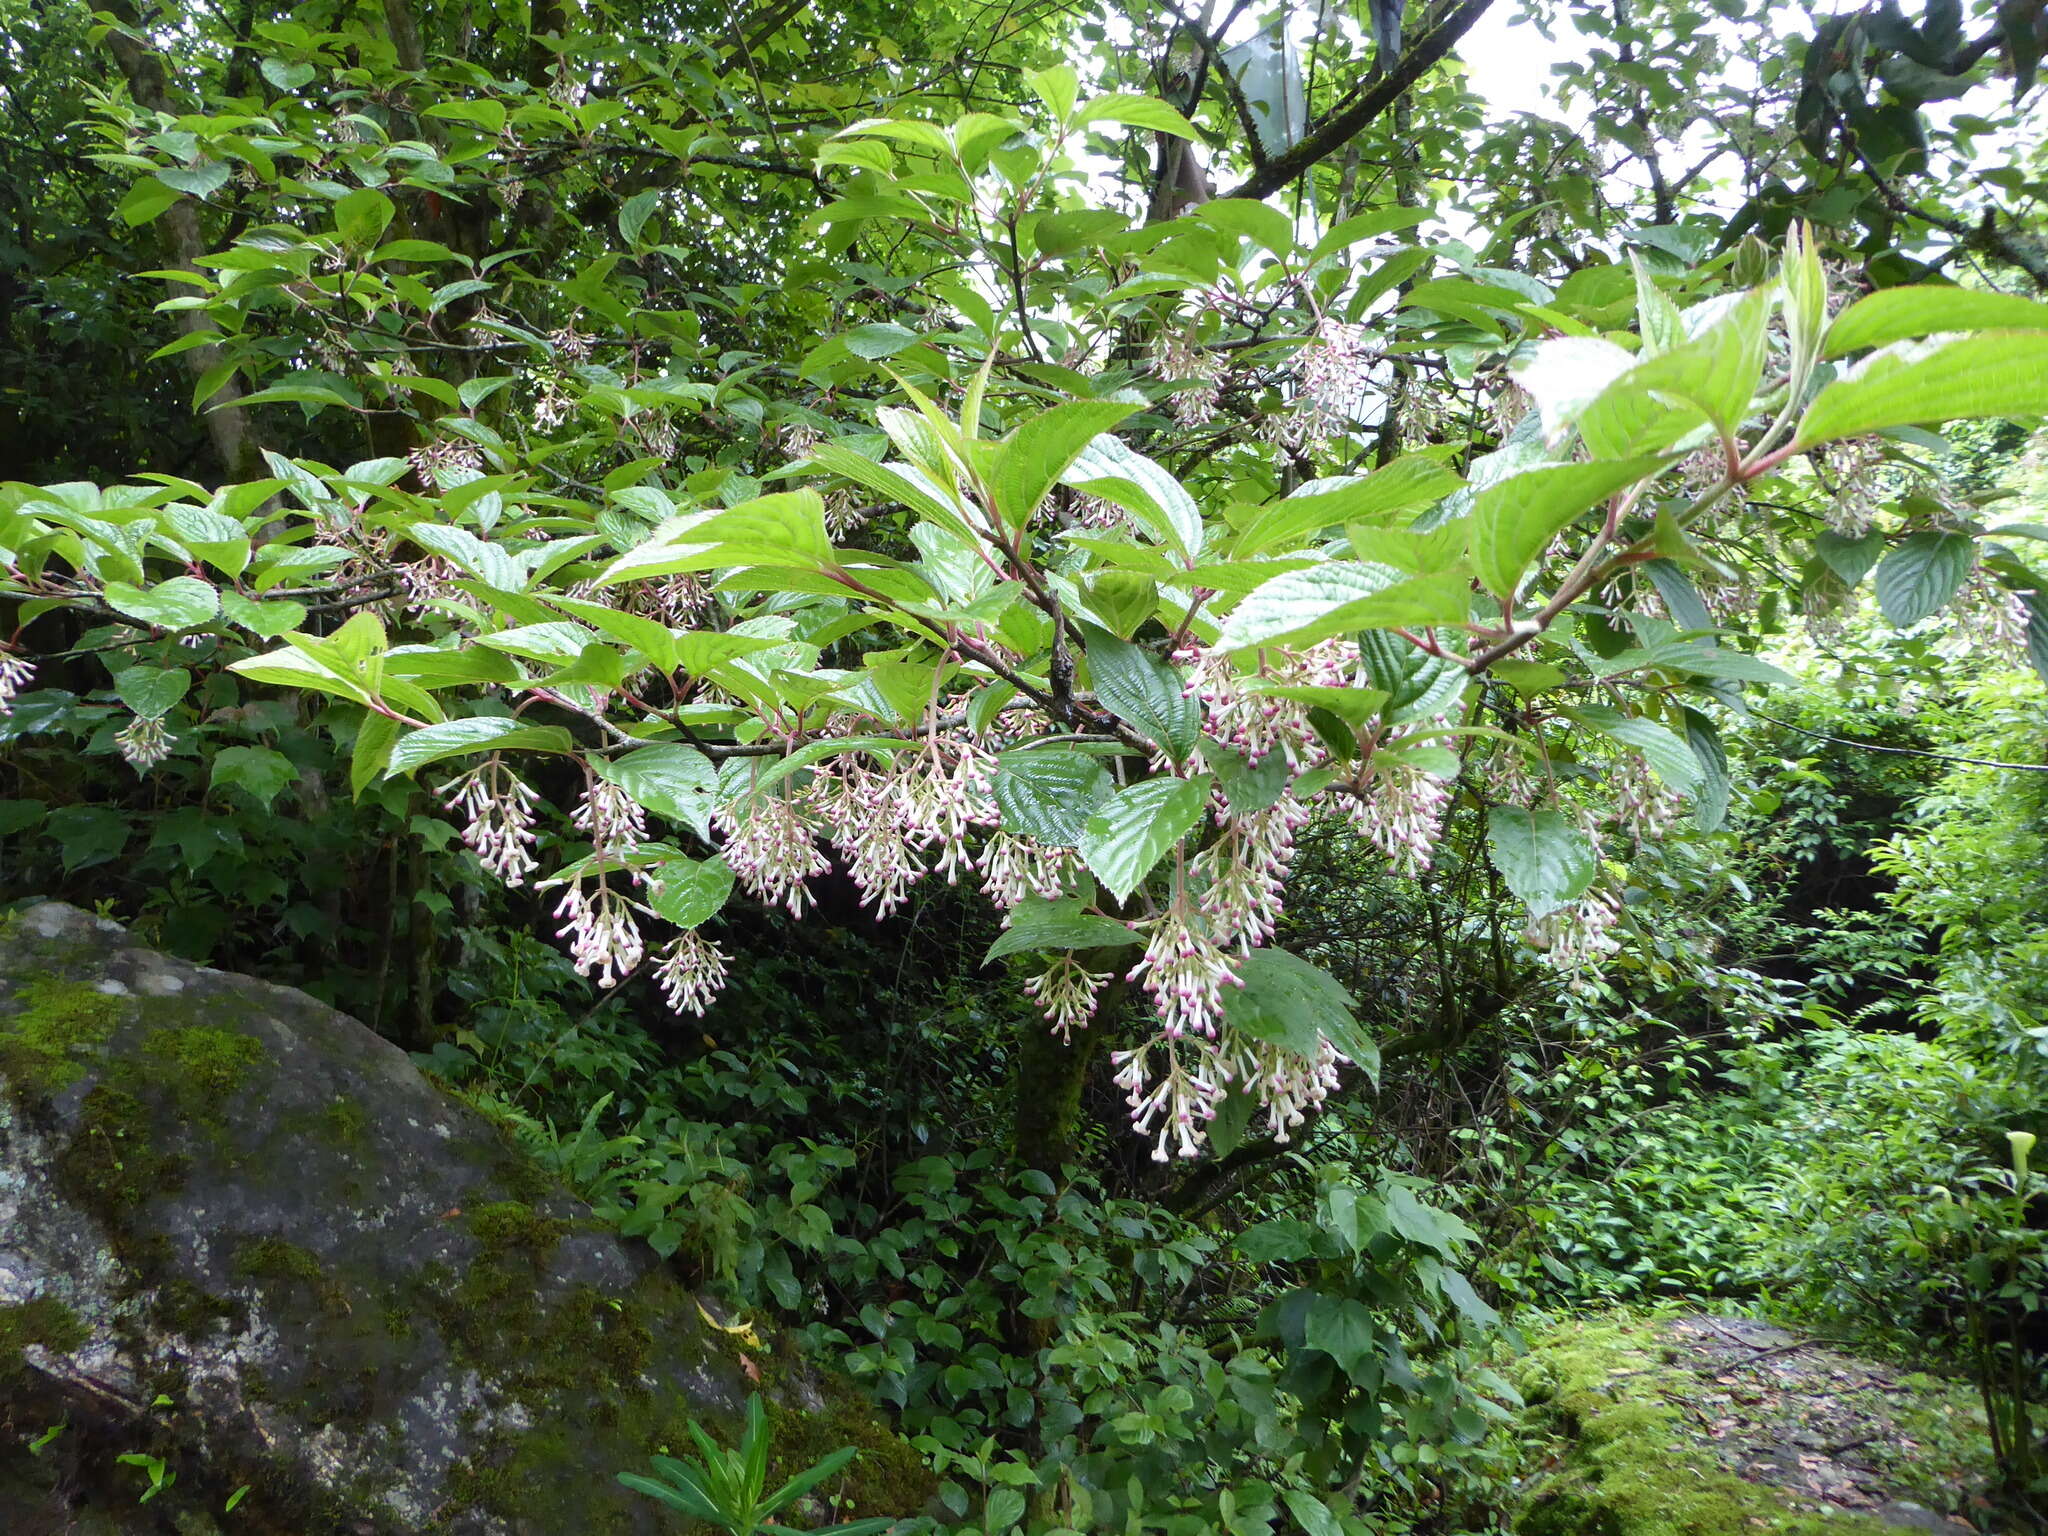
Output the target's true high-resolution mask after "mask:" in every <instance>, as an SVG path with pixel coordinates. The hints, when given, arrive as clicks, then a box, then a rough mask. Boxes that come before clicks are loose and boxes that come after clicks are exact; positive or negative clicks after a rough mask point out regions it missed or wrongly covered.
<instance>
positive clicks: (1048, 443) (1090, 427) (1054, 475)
mask: <svg viewBox="0 0 2048 1536" xmlns="http://www.w3.org/2000/svg"><path fill="white" fill-rule="evenodd" d="M1137 409H1138V407H1137V406H1136V405H1135V404H1133V403H1132V402H1130V401H1127V400H1069V401H1068V402H1066V403H1065V404H1064V405H1056V406H1054V407H1053V408H1052V409H1051V410H1049V411H1041V412H1040V413H1039V414H1038V415H1036V416H1033V417H1031V418H1030V419H1029V420H1027V421H1026V422H1025V423H1024V424H1023V425H1022V426H1020V427H1018V428H1017V430H1016V431H1015V432H1012V433H1011V434H1010V435H1009V436H1008V437H1007V438H1005V439H1004V440H1003V441H1002V442H1000V443H987V444H983V445H981V452H982V460H983V465H984V469H983V474H984V477H985V478H986V479H987V481H988V485H989V493H990V496H991V497H992V498H993V500H994V502H995V512H996V516H997V517H998V518H1000V519H1001V520H1002V522H1003V525H1004V526H1005V527H1007V528H1011V529H1020V528H1022V527H1023V526H1024V525H1025V524H1026V523H1027V522H1029V521H1030V520H1031V516H1032V514H1033V513H1035V512H1036V511H1037V510H1038V507H1039V504H1040V503H1041V502H1043V501H1044V500H1045V493H1046V492H1047V491H1049V490H1051V489H1052V488H1053V486H1054V485H1056V484H1057V483H1058V482H1059V478H1060V476H1062V475H1064V474H1065V473H1066V472H1067V470H1068V468H1069V466H1071V465H1072V464H1073V462H1074V461H1075V460H1076V459H1078V458H1079V457H1080V456H1081V454H1082V453H1083V452H1084V451H1085V450H1086V449H1087V447H1088V445H1089V444H1090V443H1092V442H1094V441H1095V439H1096V438H1097V437H1099V436H1101V435H1102V434H1103V433H1105V432H1107V431H1108V430H1109V429H1110V428H1111V427H1113V426H1115V425H1116V424H1117V423H1118V422H1120V421H1122V420H1123V419H1124V418H1125V417H1126V416H1129V415H1130V414H1131V413H1132V412H1133V411H1135V410H1137Z"/></svg>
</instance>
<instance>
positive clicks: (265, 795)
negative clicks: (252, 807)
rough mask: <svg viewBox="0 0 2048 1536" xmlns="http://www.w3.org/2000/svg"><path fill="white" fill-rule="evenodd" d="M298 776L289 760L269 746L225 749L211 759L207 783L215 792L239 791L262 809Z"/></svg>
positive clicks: (297, 771) (268, 806) (265, 808)
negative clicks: (210, 775) (234, 789)
mask: <svg viewBox="0 0 2048 1536" xmlns="http://www.w3.org/2000/svg"><path fill="white" fill-rule="evenodd" d="M298 776H299V770H298V769H297V768H296V767H294V766H293V764H292V760H291V759H290V758H288V757H286V756H285V755H284V754H283V753H282V752H274V751H272V750H271V749H270V748H269V747H224V748H222V749H221V750H220V751H219V752H216V753H215V754H214V757H213V772H212V777H211V779H210V780H209V782H210V783H211V785H212V787H213V788H215V789H226V788H228V787H230V786H232V787H234V788H236V789H239V790H241V791H242V792H243V793H244V794H246V795H247V796H248V797H249V798H250V799H251V800H253V801H255V802H256V803H257V804H258V805H259V806H261V807H262V808H263V809H264V810H266V811H267V810H269V809H270V805H271V802H272V801H273V800H275V799H276V798H277V797H278V795H279V794H280V793H281V792H282V791H283V790H284V787H285V786H286V785H287V784H290V783H291V782H292V781H293V780H295V779H297V778H298Z"/></svg>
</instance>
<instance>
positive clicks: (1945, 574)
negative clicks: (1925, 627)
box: [1877, 533, 1977, 629]
mask: <svg viewBox="0 0 2048 1536" xmlns="http://www.w3.org/2000/svg"><path fill="white" fill-rule="evenodd" d="M1976 558H1977V545H1976V541H1975V540H1974V539H1971V538H1970V537H1968V536H1967V535H1965V534H1960V533H1916V534H1913V535H1912V536H1911V537H1910V538H1908V539H1907V540H1906V541H1905V542H1904V543H1903V544H1900V545H1898V546H1896V547H1895V548H1893V549H1892V550H1891V551H1890V552H1889V553H1887V554H1886V555H1885V557H1884V559H1883V560H1881V561H1880V562H1878V567H1877V606H1878V607H1879V608H1881V609H1883V610H1884V616H1885V617H1886V618H1887V619H1889V620H1890V621H1891V622H1892V624H1893V625H1894V626H1895V627H1897V628H1899V629H1907V628H1910V627H1911V626H1913V625H1915V624H1918V623H1919V622H1920V621H1921V620H1922V619H1924V618H1927V617H1928V616H1929V615H1930V614H1935V613H1939V612H1940V611H1941V610H1942V609H1943V608H1945V607H1947V606H1948V600H1949V599H1950V598H1952V597H1954V596H1955V595H1956V588H1958V587H1960V586H1961V585H1962V584H1963V580H1964V578H1965V577H1967V576H1968V575H1969V574H1970V567H1971V565H1972V564H1973V563H1974V562H1975V561H1976Z"/></svg>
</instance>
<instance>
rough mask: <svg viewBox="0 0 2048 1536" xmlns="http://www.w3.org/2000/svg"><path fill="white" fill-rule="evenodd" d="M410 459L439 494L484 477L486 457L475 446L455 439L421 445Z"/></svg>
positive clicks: (410, 455)
mask: <svg viewBox="0 0 2048 1536" xmlns="http://www.w3.org/2000/svg"><path fill="white" fill-rule="evenodd" d="M407 457H408V458H410V459H411V460H412V467H413V468H414V469H416V470H418V471H419V476H420V478H421V479H422V480H424V481H426V482H427V484H429V485H431V486H432V487H433V488H434V489H435V490H437V491H448V490H453V489H454V488H455V487H456V486H458V485H467V484H468V483H469V482H470V481H472V480H474V479H475V478H476V477H477V476H478V475H480V474H482V473H483V467H484V460H483V455H482V454H480V453H479V452H477V449H476V446H475V445H474V444H473V443H466V442H463V441H461V440H459V439H456V438H446V437H437V438H435V439H434V441H432V442H431V443H422V444H421V445H420V446H419V447H417V448H415V449H413V451H412V452H411V453H410V454H408V455H407Z"/></svg>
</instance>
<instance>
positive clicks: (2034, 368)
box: [1794, 331, 2048, 448]
mask: <svg viewBox="0 0 2048 1536" xmlns="http://www.w3.org/2000/svg"><path fill="white" fill-rule="evenodd" d="M2044 414H2048V331H1991V332H1987V333H1985V334H1983V335H1978V336H1966V337H1964V338H1963V339H1962V340H1960V341H1951V342H1948V343H1946V344H1945V345H1940V346H1935V347H1932V348H1931V349H1930V348H1929V347H1928V346H1927V345H1926V344H1925V343H1920V342H1905V343H1901V344H1900V346H1899V349H1897V350H1887V351H1883V352H1877V353H1873V354H1872V355H1871V356H1870V357H1869V358H1868V359H1866V361H1865V362H1864V364H1863V366H1862V367H1861V368H1859V369H1858V370H1857V371H1856V372H1855V373H1853V374H1851V375H1849V376H1848V377H1846V378H1840V379H1837V380H1836V381H1835V382H1834V383H1832V384H1830V385H1828V387H1827V388H1825V389H1823V390H1822V391H1821V392H1820V393H1819V394H1818V395H1817V396H1815V397H1814V402H1813V404H1812V405H1810V406H1808V407H1807V408H1806V415H1805V417H1804V418H1803V419H1802V420H1801V421H1800V423H1799V436H1798V440H1797V442H1796V443H1795V445H1794V446H1795V447H1798V448H1811V447H1813V446H1815V445H1816V444H1819V443H1828V442H1834V441H1836V440H1838V439H1840V438H1845V437H1860V436H1861V435H1862V434H1864V433H1866V432H1881V431H1884V430H1885V429H1886V428H1888V427H1911V426H1928V425H1933V424H1936V423H1940V422H1944V421H1964V420H1970V419H1974V418H1978V417H1995V416H2007V417H2030V416H2040V415H2044Z"/></svg>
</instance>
